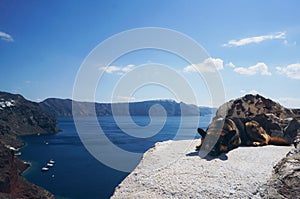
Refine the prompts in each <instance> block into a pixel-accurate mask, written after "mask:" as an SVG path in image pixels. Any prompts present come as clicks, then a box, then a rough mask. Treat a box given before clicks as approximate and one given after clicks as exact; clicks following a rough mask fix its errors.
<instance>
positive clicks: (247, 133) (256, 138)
mask: <svg viewBox="0 0 300 199" xmlns="http://www.w3.org/2000/svg"><path fill="white" fill-rule="evenodd" d="M198 133H199V134H200V135H201V143H200V144H199V145H198V146H196V150H199V149H200V148H201V146H202V145H203V144H204V146H203V147H204V150H210V153H209V154H210V155H213V156H216V155H219V154H221V153H226V152H228V151H230V150H232V149H234V148H237V147H238V146H263V145H268V144H273V145H290V144H291V143H290V142H289V141H288V140H286V139H284V138H282V137H271V136H270V132H268V133H267V132H266V131H265V129H264V128H263V127H262V126H261V125H260V124H259V122H258V121H255V120H251V119H245V118H225V119H222V118H220V119H216V120H214V121H213V122H212V123H211V124H210V125H209V126H208V128H207V130H206V131H204V130H203V129H201V128H198ZM205 138H208V139H205ZM210 138H212V139H210ZM204 139H205V140H206V141H205V143H203V142H204Z"/></svg>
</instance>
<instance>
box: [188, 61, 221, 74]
mask: <svg viewBox="0 0 300 199" xmlns="http://www.w3.org/2000/svg"><path fill="white" fill-rule="evenodd" d="M222 69H223V60H222V59H219V58H207V59H205V60H204V61H203V62H202V63H198V64H191V65H188V66H186V67H185V68H184V69H183V71H184V72H216V71H217V70H222Z"/></svg>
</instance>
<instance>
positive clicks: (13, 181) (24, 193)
mask: <svg viewBox="0 0 300 199" xmlns="http://www.w3.org/2000/svg"><path fill="white" fill-rule="evenodd" d="M28 166H29V165H28V164H27V163H24V162H22V161H21V160H19V159H17V158H15V157H14V155H13V151H11V150H10V149H8V148H7V147H5V146H4V145H3V144H0V198H49V199H51V198H54V196H53V195H52V194H51V193H50V192H48V191H46V190H45V189H43V188H41V187H38V186H36V185H33V184H31V183H29V182H28V181H27V180H26V179H24V178H23V177H22V176H20V175H19V174H20V173H21V172H23V171H24V170H25V169H26V168H27V167H28Z"/></svg>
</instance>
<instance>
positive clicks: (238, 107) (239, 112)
mask: <svg viewBox="0 0 300 199" xmlns="http://www.w3.org/2000/svg"><path fill="white" fill-rule="evenodd" d="M299 113H300V111H299V109H288V108H285V107H284V106H282V105H280V104H279V103H277V102H274V101H272V100H271V99H267V98H265V97H263V96H260V95H250V94H249V95H245V96H244V97H241V98H239V99H235V100H231V101H229V102H227V103H225V104H223V105H222V106H220V107H219V109H218V110H217V112H216V116H215V118H214V119H218V118H221V117H229V118H251V119H253V120H255V121H257V122H259V123H260V124H261V125H262V127H263V128H264V129H265V130H266V132H267V133H268V134H270V135H271V136H280V137H284V138H285V139H287V140H289V141H290V142H291V143H293V142H294V140H295V136H296V135H297V133H300V122H299V118H300V114H299Z"/></svg>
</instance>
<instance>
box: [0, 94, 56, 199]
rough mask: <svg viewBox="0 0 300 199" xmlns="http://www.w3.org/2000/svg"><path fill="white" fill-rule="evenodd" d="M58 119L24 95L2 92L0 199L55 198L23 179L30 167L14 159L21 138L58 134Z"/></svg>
mask: <svg viewBox="0 0 300 199" xmlns="http://www.w3.org/2000/svg"><path fill="white" fill-rule="evenodd" d="M58 131H59V129H58V128H57V127H56V119H55V118H53V117H52V116H50V115H49V114H47V113H46V112H45V111H43V110H42V109H41V108H40V107H39V105H38V104H37V103H34V102H31V101H28V100H26V99H25V98H24V97H22V96H21V95H15V94H10V93H6V92H0V198H54V196H53V195H52V194H51V193H50V192H48V191H47V190H45V189H43V188H41V187H38V186H36V185H34V184H31V183H30V182H28V181H27V180H26V179H24V178H23V177H22V176H20V173H22V172H23V171H24V170H25V169H26V168H27V167H28V166H29V164H28V163H25V162H23V161H21V160H19V159H18V158H16V157H15V156H14V148H19V147H21V146H23V142H22V141H20V140H19V139H18V136H23V135H31V134H46V133H56V132H58Z"/></svg>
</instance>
